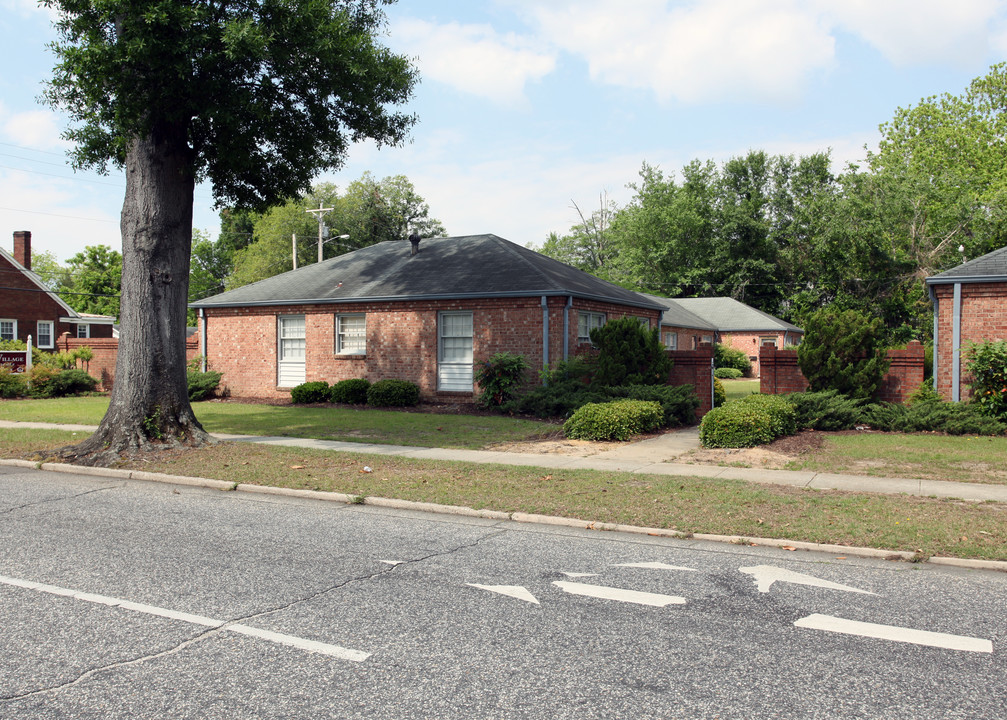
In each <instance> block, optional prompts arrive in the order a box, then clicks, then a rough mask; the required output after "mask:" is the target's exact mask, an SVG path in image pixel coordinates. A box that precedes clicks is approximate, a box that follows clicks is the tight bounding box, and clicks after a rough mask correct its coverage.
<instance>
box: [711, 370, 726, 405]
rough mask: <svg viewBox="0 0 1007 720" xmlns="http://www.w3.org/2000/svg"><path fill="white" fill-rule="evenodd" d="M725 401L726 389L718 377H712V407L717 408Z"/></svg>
mask: <svg viewBox="0 0 1007 720" xmlns="http://www.w3.org/2000/svg"><path fill="white" fill-rule="evenodd" d="M726 402H727V391H726V390H724V383H722V382H720V378H716V377H715V378H713V407H715V408H718V407H720V406H721V405H723V404H724V403H726Z"/></svg>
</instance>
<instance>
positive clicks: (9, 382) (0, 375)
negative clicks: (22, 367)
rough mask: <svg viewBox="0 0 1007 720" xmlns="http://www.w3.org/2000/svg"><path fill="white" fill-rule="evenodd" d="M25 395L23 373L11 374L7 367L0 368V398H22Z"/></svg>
mask: <svg viewBox="0 0 1007 720" xmlns="http://www.w3.org/2000/svg"><path fill="white" fill-rule="evenodd" d="M27 394H28V385H27V383H26V382H25V377H24V373H12V372H11V371H10V370H9V369H7V367H5V366H0V398H16V397H24V396H25V395H27Z"/></svg>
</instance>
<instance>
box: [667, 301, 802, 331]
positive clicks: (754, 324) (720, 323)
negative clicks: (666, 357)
mask: <svg viewBox="0 0 1007 720" xmlns="http://www.w3.org/2000/svg"><path fill="white" fill-rule="evenodd" d="M648 297H651V298H653V299H654V300H656V301H657V302H660V303H662V304H663V305H664V306H665V307H666V308H667V310H666V311H665V313H664V320H663V321H662V324H664V325H672V326H677V327H686V328H700V329H703V328H709V329H712V330H719V331H721V332H780V331H786V332H799V333H803V332H804V331H803V330H802V329H801V328H799V327H797V326H796V325H792V324H790V323H788V322H787V321H786V320H780V318H778V317H775V316H773V315H770V314H769V313H764V312H762V311H761V310H756V309H755V308H753V307H752V306H750V305H746V304H745V303H743V302H740V301H738V300H735V299H734V298H729V297H712V298H674V299H672V298H659V297H656V296H653V295H650V296H648ZM697 321H698V322H697Z"/></svg>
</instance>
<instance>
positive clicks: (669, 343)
mask: <svg viewBox="0 0 1007 720" xmlns="http://www.w3.org/2000/svg"><path fill="white" fill-rule="evenodd" d="M664 346H665V347H666V348H668V349H669V350H678V333H677V332H666V333H664Z"/></svg>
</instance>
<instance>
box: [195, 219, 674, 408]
mask: <svg viewBox="0 0 1007 720" xmlns="http://www.w3.org/2000/svg"><path fill="white" fill-rule="evenodd" d="M192 307H194V308H196V309H197V310H198V311H199V315H200V330H199V337H200V347H201V349H202V352H203V355H204V357H205V359H206V361H207V363H208V365H209V367H210V368H211V369H213V370H217V371H220V372H222V373H223V380H222V382H223V384H224V385H225V386H226V387H227V388H228V389H229V390H230V392H231V394H232V395H234V396H237V397H281V396H287V395H288V394H289V389H290V388H291V387H293V386H295V385H297V384H299V383H302V382H305V381H311V380H325V381H326V382H329V383H332V382H336V381H338V380H343V379H347V378H366V379H368V380H371V381H372V382H373V381H376V380H380V379H382V378H401V379H404V380H410V381H412V382H415V383H416V384H417V385H419V387H420V391H421V393H422V395H423V396H424V397H426V398H428V399H430V398H437V397H441V398H457V399H463V400H464V399H469V398H472V397H473V378H472V374H473V373H472V370H473V368H472V365H473V362H474V361H478V360H482V359H486V358H489V357H490V356H491V355H493V354H495V353H497V352H503V351H507V352H511V353H516V354H520V355H523V356H524V357H525V358H526V359H527V360H528V362H529V364H530V365H531V367H532V370H533V372H534V371H537V370H538V369H539V368H542V367H543V366H547V365H550V364H552V363H555V362H556V361H557V360H561V359H565V358H569V357H571V356H573V355H576V354H577V353H578V352H580V351H582V350H585V349H587V348H589V347H590V340H589V338H588V333H589V332H590V330H591V328H593V327H597V326H599V325H601V324H604V323H605V322H607V321H608V320H611V319H614V318H618V317H623V316H633V317H638V318H641V319H642V320H644V321H646V323H647V324H648V325H649V326H650V327H657V324H658V323H659V322H660V317H661V310H662V308H661V305H660V304H659V303H656V302H654V301H653V300H651V299H649V298H647V297H645V296H642V295H640V294H639V293H635V292H631V291H629V290H626V289H624V288H621V287H618V286H617V285H613V284H611V283H608V282H605V281H603V280H600V279H598V278H596V277H593V276H592V275H588V274H587V273H584V272H581V271H580V270H577V269H575V268H572V267H570V266H568V265H565V264H563V263H561V262H558V261H556V260H553V259H551V258H548V257H546V256H544V255H541V254H539V253H537V252H535V251H533V250H529V249H527V248H523V247H521V246H519V245H516V244H514V243H511V242H509V241H507V240H504V239H503V238H500V237H497V236H495V235H475V236H467V237H452V238H436V239H431V240H423V241H422V242H420V243H415V244H413V245H412V246H411V245H410V243H406V242H383V243H379V244H377V245H372V246H370V247H366V248H363V249H361V250H357V251H355V252H352V253H348V254H346V255H341V256H339V257H335V258H332V259H330V260H326V261H324V262H321V263H315V264H313V265H308V266H306V267H302V268H299V269H297V270H292V271H290V272H287V273H284V274H282V275H277V276H275V277H272V278H268V279H266V280H262V281H260V282H257V283H253V284H251V285H246V286H244V287H240V288H236V289H234V290H230V291H228V292H225V293H223V294H221V295H216V296H214V297H210V298H206V299H204V300H199V301H197V302H194V303H192Z"/></svg>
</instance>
